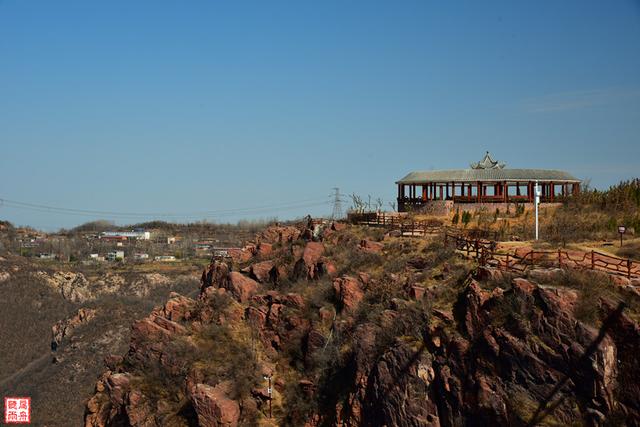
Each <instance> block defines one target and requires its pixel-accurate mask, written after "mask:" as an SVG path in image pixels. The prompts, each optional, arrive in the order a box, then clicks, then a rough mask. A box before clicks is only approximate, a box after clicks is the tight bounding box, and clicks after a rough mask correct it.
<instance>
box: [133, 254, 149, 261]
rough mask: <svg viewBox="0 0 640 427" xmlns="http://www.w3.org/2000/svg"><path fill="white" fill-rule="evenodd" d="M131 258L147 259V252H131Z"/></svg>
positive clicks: (137, 259)
mask: <svg viewBox="0 0 640 427" xmlns="http://www.w3.org/2000/svg"><path fill="white" fill-rule="evenodd" d="M133 259H135V260H136V261H144V260H146V259H149V254H145V253H135V254H133Z"/></svg>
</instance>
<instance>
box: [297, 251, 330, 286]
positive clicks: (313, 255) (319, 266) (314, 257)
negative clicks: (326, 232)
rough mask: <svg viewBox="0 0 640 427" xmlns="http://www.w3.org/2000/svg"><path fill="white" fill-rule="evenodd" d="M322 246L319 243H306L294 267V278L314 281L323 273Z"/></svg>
mask: <svg viewBox="0 0 640 427" xmlns="http://www.w3.org/2000/svg"><path fill="white" fill-rule="evenodd" d="M323 254H324V245H323V244H322V243H320V242H308V243H307V245H306V246H305V248H304V251H303V252H302V256H301V258H300V259H299V260H298V262H297V263H296V265H295V267H294V278H295V279H300V278H306V279H308V280H314V279H317V278H319V277H320V276H321V275H322V274H323V273H324V266H323V262H322V255H323Z"/></svg>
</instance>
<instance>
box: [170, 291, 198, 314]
mask: <svg viewBox="0 0 640 427" xmlns="http://www.w3.org/2000/svg"><path fill="white" fill-rule="evenodd" d="M169 298H170V299H169V301H167V302H166V303H165V305H164V309H163V313H164V316H165V317H166V318H167V319H169V320H173V321H179V320H187V319H189V318H190V317H191V311H192V310H193V309H194V308H195V304H196V302H195V301H194V300H192V299H191V298H187V297H185V296H182V295H180V294H178V293H175V292H171V294H169Z"/></svg>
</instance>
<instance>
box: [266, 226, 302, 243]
mask: <svg viewBox="0 0 640 427" xmlns="http://www.w3.org/2000/svg"><path fill="white" fill-rule="evenodd" d="M299 238H300V230H298V229H297V228H296V227H291V226H284V227H281V226H271V227H269V228H267V229H266V230H264V231H262V232H261V233H260V234H258V236H257V239H258V240H259V241H260V242H266V243H271V244H274V243H288V242H294V241H296V240H298V239H299Z"/></svg>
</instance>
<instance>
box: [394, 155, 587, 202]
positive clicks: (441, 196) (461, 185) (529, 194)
mask: <svg viewBox="0 0 640 427" xmlns="http://www.w3.org/2000/svg"><path fill="white" fill-rule="evenodd" d="M536 181H537V182H538V185H539V186H540V189H541V198H540V201H541V202H542V203H553V202H560V201H562V199H563V198H565V197H568V196H570V195H573V194H578V193H579V192H580V180H579V179H576V178H575V177H573V176H572V175H571V174H569V173H567V172H563V171H558V170H546V169H509V168H506V167H505V164H504V163H500V162H497V161H495V160H493V159H492V158H491V155H490V154H489V152H488V151H487V153H486V154H485V156H484V158H483V159H482V160H481V161H479V162H477V163H472V164H471V165H470V168H469V169H458V170H434V171H418V172H411V173H409V174H408V175H407V176H405V177H404V178H402V179H401V180H399V181H397V182H396V184H397V185H398V211H399V212H405V211H407V210H411V209H419V208H420V207H422V206H424V205H426V204H428V203H430V202H434V201H452V202H453V203H533V202H534V200H535V194H534V193H535V183H536Z"/></svg>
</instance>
